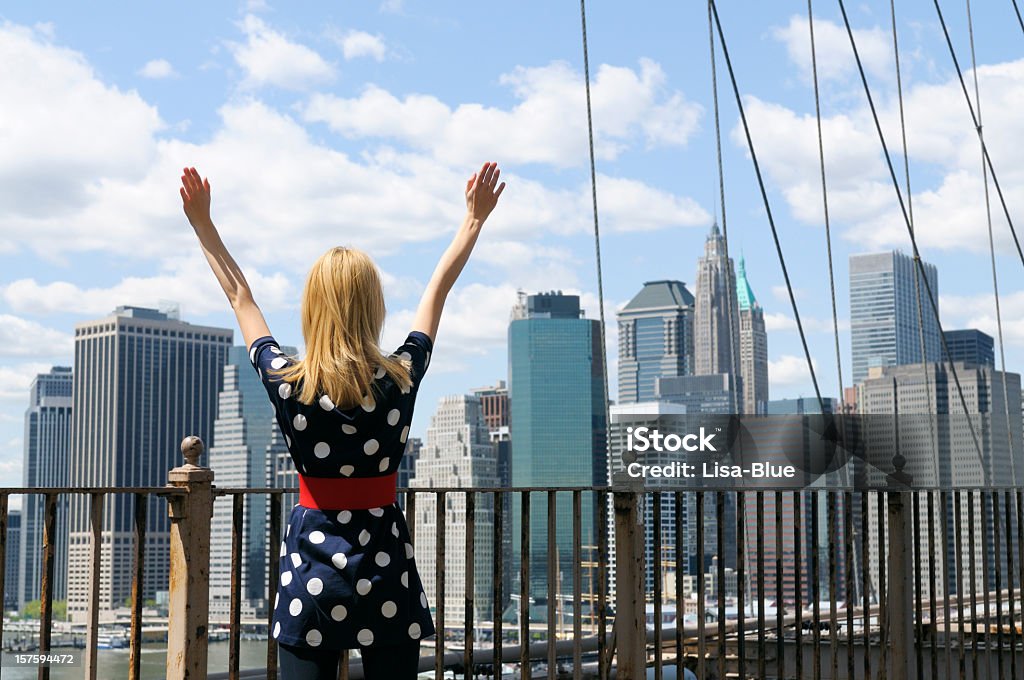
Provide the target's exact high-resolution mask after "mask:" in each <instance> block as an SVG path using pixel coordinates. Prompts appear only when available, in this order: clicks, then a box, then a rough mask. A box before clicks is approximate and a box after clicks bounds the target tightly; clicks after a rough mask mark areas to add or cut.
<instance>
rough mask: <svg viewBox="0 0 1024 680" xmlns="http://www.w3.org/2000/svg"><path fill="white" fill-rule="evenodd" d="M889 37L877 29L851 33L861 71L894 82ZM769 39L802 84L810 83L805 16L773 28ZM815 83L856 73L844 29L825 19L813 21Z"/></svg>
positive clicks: (876, 27)
mask: <svg viewBox="0 0 1024 680" xmlns="http://www.w3.org/2000/svg"><path fill="white" fill-rule="evenodd" d="M888 36H889V34H888V33H887V32H886V31H885V30H883V29H882V28H880V27H878V26H874V27H872V28H866V29H858V28H855V29H853V37H854V39H855V40H856V41H857V52H858V53H859V54H860V58H861V61H862V62H863V64H864V69H865V70H866V71H867V72H868V73H869V74H870V75H872V76H875V77H878V78H885V79H886V80H888V79H890V78H893V79H894V78H895V61H894V57H893V51H892V43H891V39H890V38H889V37H888ZM772 37H774V38H775V39H776V40H778V41H779V42H781V43H783V44H784V45H785V46H786V53H787V55H788V56H789V59H790V61H792V62H793V63H794V64H795V65H796V66H797V67H798V68H799V69H800V73H801V76H802V77H803V79H804V81H805V82H808V83H810V82H812V72H811V35H810V27H809V26H808V22H807V17H806V16H798V15H794V16H791V17H790V18H789V23H788V24H786V25H785V26H782V27H778V28H775V29H774V30H773V31H772ZM814 46H815V51H816V52H817V61H818V81H819V82H826V81H829V80H839V79H843V78H845V77H846V76H849V75H852V74H853V73H855V72H856V68H857V62H856V60H855V59H854V56H853V49H852V48H851V47H850V38H849V36H848V35H847V33H846V26H845V25H841V24H838V23H833V22H831V21H828V20H827V19H815V20H814Z"/></svg>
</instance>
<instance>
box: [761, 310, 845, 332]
mask: <svg viewBox="0 0 1024 680" xmlns="http://www.w3.org/2000/svg"><path fill="white" fill-rule="evenodd" d="M800 323H802V324H803V327H804V332H807V333H828V334H831V335H834V333H835V327H834V326H833V324H832V319H831V318H828V319H819V318H817V317H814V316H808V315H807V314H801V315H800ZM764 327H765V330H766V331H768V332H769V333H771V332H774V331H791V332H793V333H796V332H797V327H796V321H795V320H794V318H793V317H792V316H791V315H790V314H789V313H788V312H770V313H766V314H765V315H764ZM849 329H850V322H849V320H848V319H843V318H840V319H839V332H840V333H842V332H844V331H847V330H849Z"/></svg>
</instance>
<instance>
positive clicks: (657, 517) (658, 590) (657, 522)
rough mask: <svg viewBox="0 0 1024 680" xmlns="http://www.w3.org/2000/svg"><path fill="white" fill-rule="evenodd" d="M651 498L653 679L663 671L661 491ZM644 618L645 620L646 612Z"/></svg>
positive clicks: (658, 678)
mask: <svg viewBox="0 0 1024 680" xmlns="http://www.w3.org/2000/svg"><path fill="white" fill-rule="evenodd" d="M651 498H652V500H651V502H652V503H653V504H654V508H653V510H654V512H653V513H652V514H653V517H652V518H651V519H652V521H653V523H654V536H653V539H654V541H653V545H652V546H651V548H652V550H653V552H654V555H653V557H654V560H653V562H654V564H653V569H654V680H662V677H663V675H664V671H663V670H662V663H661V597H662V585H663V584H662V582H661V545H662V541H661V492H660V491H655V492H653V493H652V494H651ZM645 580H646V579H645ZM645 585H646V584H645ZM644 619H645V620H646V612H645V616H644Z"/></svg>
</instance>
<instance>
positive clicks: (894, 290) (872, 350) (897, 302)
mask: <svg viewBox="0 0 1024 680" xmlns="http://www.w3.org/2000/svg"><path fill="white" fill-rule="evenodd" d="M922 264H923V265H924V271H925V280H927V282H928V285H929V286H930V287H931V292H932V295H933V296H934V297H935V300H936V308H938V295H939V275H938V270H937V269H936V268H935V265H931V264H927V263H925V262H922ZM918 277H919V273H918V272H917V266H916V265H915V264H914V259H913V258H912V257H909V256H907V255H904V254H903V253H901V252H899V251H898V250H897V251H892V252H887V253H874V254H869V255H851V256H850V331H851V350H852V353H853V361H852V363H853V382H854V383H859V382H862V381H863V380H864V379H865V378H867V376H868V368H869V367H871V366H903V365H906V364H915V363H917V364H919V363H921V361H922V356H921V339H920V329H921V328H923V329H924V357H923V360H924V361H928V362H931V361H942V360H943V357H942V341H941V339H940V338H939V322H938V320H937V319H936V318H935V314H934V313H933V311H932V306H931V303H930V302H929V301H928V296H927V289H926V288H925V280H918V281H917V282H915V279H916V278H918ZM918 293H920V298H918ZM918 299H920V303H921V309H920V312H921V320H922V322H923V323H922V324H918Z"/></svg>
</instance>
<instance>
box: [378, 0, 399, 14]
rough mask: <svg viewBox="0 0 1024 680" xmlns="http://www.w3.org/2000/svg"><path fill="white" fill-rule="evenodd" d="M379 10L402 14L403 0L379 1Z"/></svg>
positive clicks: (386, 12)
mask: <svg viewBox="0 0 1024 680" xmlns="http://www.w3.org/2000/svg"><path fill="white" fill-rule="evenodd" d="M380 11H381V12H383V13H385V14H402V13H403V12H404V11H405V0H384V1H383V2H382V3H380Z"/></svg>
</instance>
